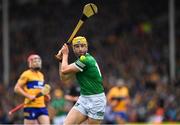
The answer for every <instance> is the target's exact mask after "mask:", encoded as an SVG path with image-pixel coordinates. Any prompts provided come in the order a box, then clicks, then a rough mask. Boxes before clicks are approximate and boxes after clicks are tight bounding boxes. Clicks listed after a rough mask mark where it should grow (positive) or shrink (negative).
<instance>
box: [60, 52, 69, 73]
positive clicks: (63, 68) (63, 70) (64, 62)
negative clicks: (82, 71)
mask: <svg viewBox="0 0 180 125" xmlns="http://www.w3.org/2000/svg"><path fill="white" fill-rule="evenodd" d="M67 66H68V55H63V59H62V64H61V70H60V72H61V73H62V74H66V69H67Z"/></svg>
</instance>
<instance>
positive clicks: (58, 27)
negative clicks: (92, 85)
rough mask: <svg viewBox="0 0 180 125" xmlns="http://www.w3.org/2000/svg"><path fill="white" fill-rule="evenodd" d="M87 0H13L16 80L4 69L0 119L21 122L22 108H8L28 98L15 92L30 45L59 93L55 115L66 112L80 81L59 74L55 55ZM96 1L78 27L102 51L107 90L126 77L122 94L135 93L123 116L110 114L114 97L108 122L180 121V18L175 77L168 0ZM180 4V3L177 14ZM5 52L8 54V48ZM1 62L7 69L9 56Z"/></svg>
mask: <svg viewBox="0 0 180 125" xmlns="http://www.w3.org/2000/svg"><path fill="white" fill-rule="evenodd" d="M162 1H163V4H162ZM87 2H88V1H86V2H85V1H80V2H77V1H76V0H34V1H33V0H26V1H23V0H14V1H9V14H10V15H9V28H10V29H9V31H10V35H9V36H10V82H9V84H8V85H4V84H3V78H2V76H3V75H1V76H0V100H1V104H0V124H2V123H14V124H16V123H17V124H18V123H22V119H23V115H22V111H18V112H16V113H15V114H14V115H12V116H8V114H7V113H8V111H9V109H11V108H13V107H14V106H15V105H17V104H19V103H20V102H22V101H23V98H22V97H21V96H18V95H17V94H15V93H14V92H13V87H14V85H15V83H16V80H17V79H18V77H19V75H20V73H21V72H22V71H23V70H24V69H26V68H27V62H26V58H27V56H28V55H29V54H31V53H38V54H39V55H41V57H42V60H43V68H42V71H43V73H44V74H45V79H46V82H48V83H50V85H51V86H52V88H53V89H52V91H51V95H52V101H51V102H49V103H47V105H48V107H49V111H50V116H51V120H52V122H54V123H57V122H58V121H62V120H63V118H64V117H65V115H66V113H67V112H68V110H69V109H70V107H71V106H72V105H73V104H74V101H75V100H76V99H74V98H73V99H72V98H71V99H70V97H68V95H74V93H75V92H74V91H75V90H72V89H71V88H73V87H74V88H75V89H77V91H78V87H77V86H73V84H71V83H62V82H61V81H60V78H59V74H58V61H57V60H56V59H55V58H54V55H55V54H56V53H57V51H58V50H59V48H60V47H61V46H62V45H63V43H64V42H65V41H66V40H67V39H68V37H69V36H70V34H71V33H72V31H73V28H74V27H75V25H76V23H77V21H78V19H79V17H80V15H81V13H82V12H81V10H82V7H83V5H84V4H85V3H87ZM89 2H94V1H92V0H91V1H89ZM95 3H96V4H97V6H98V7H99V13H98V15H95V16H94V17H93V18H90V19H89V20H87V22H86V23H85V25H84V26H83V27H82V29H81V30H80V31H79V32H78V35H83V36H85V37H87V39H88V41H89V52H90V53H92V54H93V55H94V56H95V57H96V59H97V61H98V63H99V65H100V68H101V70H102V74H103V78H104V81H103V84H104V87H105V92H106V94H107V95H108V94H109V93H110V90H111V89H112V88H113V87H117V86H118V81H119V80H122V81H123V86H124V87H126V94H125V95H123V94H120V95H118V96H122V98H126V97H128V101H127V102H126V103H125V104H124V105H122V107H121V108H122V111H123V112H125V113H126V115H127V117H128V118H127V119H126V118H125V119H124V120H122V119H118V118H116V116H114V115H111V112H113V106H112V103H111V100H112V98H111V99H109V101H108V105H107V112H106V114H105V119H104V123H111V124H113V123H114V124H116V123H122V122H161V121H166V122H167V121H170V122H176V121H180V107H179V105H180V101H179V98H180V87H179V85H180V51H179V50H178V48H179V47H180V42H179V41H180V38H179V33H180V29H179V26H180V24H179V22H180V21H179V22H178V21H177V23H176V34H175V36H176V38H175V40H176V79H174V80H171V79H170V78H169V37H168V33H169V31H168V0H159V1H155V0H147V1H143V0H136V1H130V0H111V1H108V0H103V1H95ZM152 8H153V9H152ZM179 12H180V11H178V10H177V13H176V15H177V17H176V20H178V19H179V18H178V17H179V16H178V15H180V13H179ZM0 28H1V30H0V31H1V36H0V37H1V38H2V27H0ZM1 48H2V45H1ZM71 56H72V57H71ZM71 56H70V59H71V60H73V55H71ZM0 57H1V59H3V53H2V52H0ZM0 69H1V71H3V64H2V61H1V62H0ZM74 84H76V83H74ZM76 87H77V88H76ZM70 91H73V92H70ZM70 93H73V94H70ZM77 93H78V92H77ZM77 93H76V94H75V95H74V96H75V97H77V96H78V94H77ZM120 93H124V91H123V92H120ZM74 96H73V97H74ZM124 96H126V97H124ZM58 100H59V101H58ZM72 100H73V101H72ZM121 101H122V102H123V101H125V100H119V102H121ZM58 116H60V118H59V117H58Z"/></svg>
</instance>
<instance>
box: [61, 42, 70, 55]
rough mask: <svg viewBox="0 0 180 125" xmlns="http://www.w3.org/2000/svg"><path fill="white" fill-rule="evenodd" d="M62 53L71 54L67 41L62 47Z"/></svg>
mask: <svg viewBox="0 0 180 125" xmlns="http://www.w3.org/2000/svg"><path fill="white" fill-rule="evenodd" d="M61 53H62V54H63V55H68V54H69V48H68V45H67V44H66V43H65V44H64V45H63V47H62V50H61Z"/></svg>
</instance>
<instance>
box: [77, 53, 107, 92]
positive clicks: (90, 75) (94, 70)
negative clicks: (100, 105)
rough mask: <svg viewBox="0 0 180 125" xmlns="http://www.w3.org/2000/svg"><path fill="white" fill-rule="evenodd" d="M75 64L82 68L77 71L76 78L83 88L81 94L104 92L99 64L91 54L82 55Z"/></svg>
mask: <svg viewBox="0 0 180 125" xmlns="http://www.w3.org/2000/svg"><path fill="white" fill-rule="evenodd" d="M74 64H75V66H76V67H77V68H78V69H79V70H80V72H78V73H76V79H77V81H78V83H79V85H80V88H81V91H80V93H81V95H94V94H99V93H103V92H104V88H103V84H102V75H101V72H100V70H99V66H98V64H97V62H96V60H95V59H94V58H93V57H92V56H91V55H90V54H88V53H87V54H86V55H84V56H81V57H80V58H79V59H78V60H76V62H75V63H74Z"/></svg>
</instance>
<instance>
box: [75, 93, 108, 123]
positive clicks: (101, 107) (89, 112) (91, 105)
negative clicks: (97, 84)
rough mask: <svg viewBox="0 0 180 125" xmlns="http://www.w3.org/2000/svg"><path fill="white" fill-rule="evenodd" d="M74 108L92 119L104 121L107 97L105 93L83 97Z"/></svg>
mask: <svg viewBox="0 0 180 125" xmlns="http://www.w3.org/2000/svg"><path fill="white" fill-rule="evenodd" d="M73 108H75V109H76V110H78V111H80V112H81V113H82V114H84V115H86V116H88V117H90V118H93V119H98V120H102V119H103V118H104V113H105V109H106V96H105V94H104V93H101V94H96V95H87V96H86V95H81V96H80V97H79V99H78V101H77V102H76V104H75V105H74V107H73Z"/></svg>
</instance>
